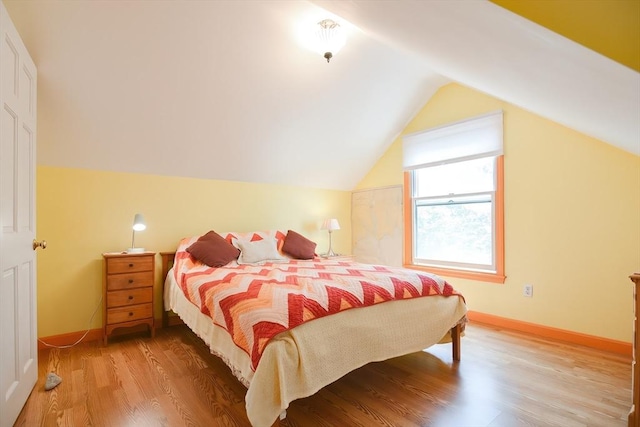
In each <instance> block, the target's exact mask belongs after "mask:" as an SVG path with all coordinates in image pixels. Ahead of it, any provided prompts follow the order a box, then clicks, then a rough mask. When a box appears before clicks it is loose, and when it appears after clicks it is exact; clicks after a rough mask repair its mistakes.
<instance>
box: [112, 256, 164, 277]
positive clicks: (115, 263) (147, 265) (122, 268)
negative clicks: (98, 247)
mask: <svg viewBox="0 0 640 427" xmlns="http://www.w3.org/2000/svg"><path fill="white" fill-rule="evenodd" d="M150 270H153V260H152V259H151V258H150V257H136V256H123V257H117V258H107V274H120V273H133V272H136V271H150Z"/></svg>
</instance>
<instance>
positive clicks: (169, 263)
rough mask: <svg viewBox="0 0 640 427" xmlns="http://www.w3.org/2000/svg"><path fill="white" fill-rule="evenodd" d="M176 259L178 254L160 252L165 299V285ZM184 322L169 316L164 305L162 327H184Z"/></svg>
mask: <svg viewBox="0 0 640 427" xmlns="http://www.w3.org/2000/svg"><path fill="white" fill-rule="evenodd" d="M175 257H176V252H175V251H171V252H160V258H161V259H162V264H161V265H162V270H161V271H162V272H161V273H160V277H161V280H162V295H163V298H164V285H165V282H166V280H167V274H169V270H170V269H171V267H173V260H174V258H175ZM182 324H184V322H183V321H182V319H180V318H179V317H177V316H169V312H168V311H166V310H165V309H164V302H163V303H162V327H163V328H166V327H168V326H176V325H182Z"/></svg>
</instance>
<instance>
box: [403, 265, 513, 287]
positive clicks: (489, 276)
mask: <svg viewBox="0 0 640 427" xmlns="http://www.w3.org/2000/svg"><path fill="white" fill-rule="evenodd" d="M404 267H405V268H410V269H412V270H420V271H426V272H427V273H433V274H437V275H438V276H448V277H457V278H460V279H469V280H478V281H480V282H490V283H504V281H505V280H506V278H507V277H506V276H505V275H504V274H498V273H482V272H479V271H468V270H454V269H451V268H438V267H427V266H425V265H415V264H404Z"/></svg>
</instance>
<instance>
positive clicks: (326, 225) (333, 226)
mask: <svg viewBox="0 0 640 427" xmlns="http://www.w3.org/2000/svg"><path fill="white" fill-rule="evenodd" d="M320 229H321V230H327V231H328V232H329V250H328V251H327V253H326V254H324V255H323V256H325V257H330V256H336V253H335V252H333V249H331V232H332V231H333V230H340V224H339V223H338V220H337V219H335V218H331V219H327V220H325V221H324V222H323V223H322V227H320Z"/></svg>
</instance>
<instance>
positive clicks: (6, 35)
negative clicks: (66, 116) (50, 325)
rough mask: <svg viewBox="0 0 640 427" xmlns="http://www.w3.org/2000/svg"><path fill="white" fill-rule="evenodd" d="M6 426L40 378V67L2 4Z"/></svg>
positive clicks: (1, 361) (2, 412)
mask: <svg viewBox="0 0 640 427" xmlns="http://www.w3.org/2000/svg"><path fill="white" fill-rule="evenodd" d="M0 6H1V7H0V38H1V40H0V427H5V426H12V425H13V423H14V421H15V420H16V418H17V417H18V415H19V414H20V411H21V410H22V407H23V406H24V404H25V402H26V401H27V398H28V397H29V394H30V393H31V390H33V387H34V385H35V383H36V380H37V377H38V346H37V332H36V265H35V252H34V249H33V247H32V242H33V240H34V237H35V150H36V67H35V65H34V63H33V61H32V60H31V58H30V57H29V54H28V52H27V49H26V48H25V46H24V44H23V43H22V40H21V39H20V36H19V35H18V32H17V31H16V29H15V27H14V26H13V23H12V22H11V19H10V17H9V14H8V13H7V10H6V9H5V7H4V4H2V3H1V2H0Z"/></svg>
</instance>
